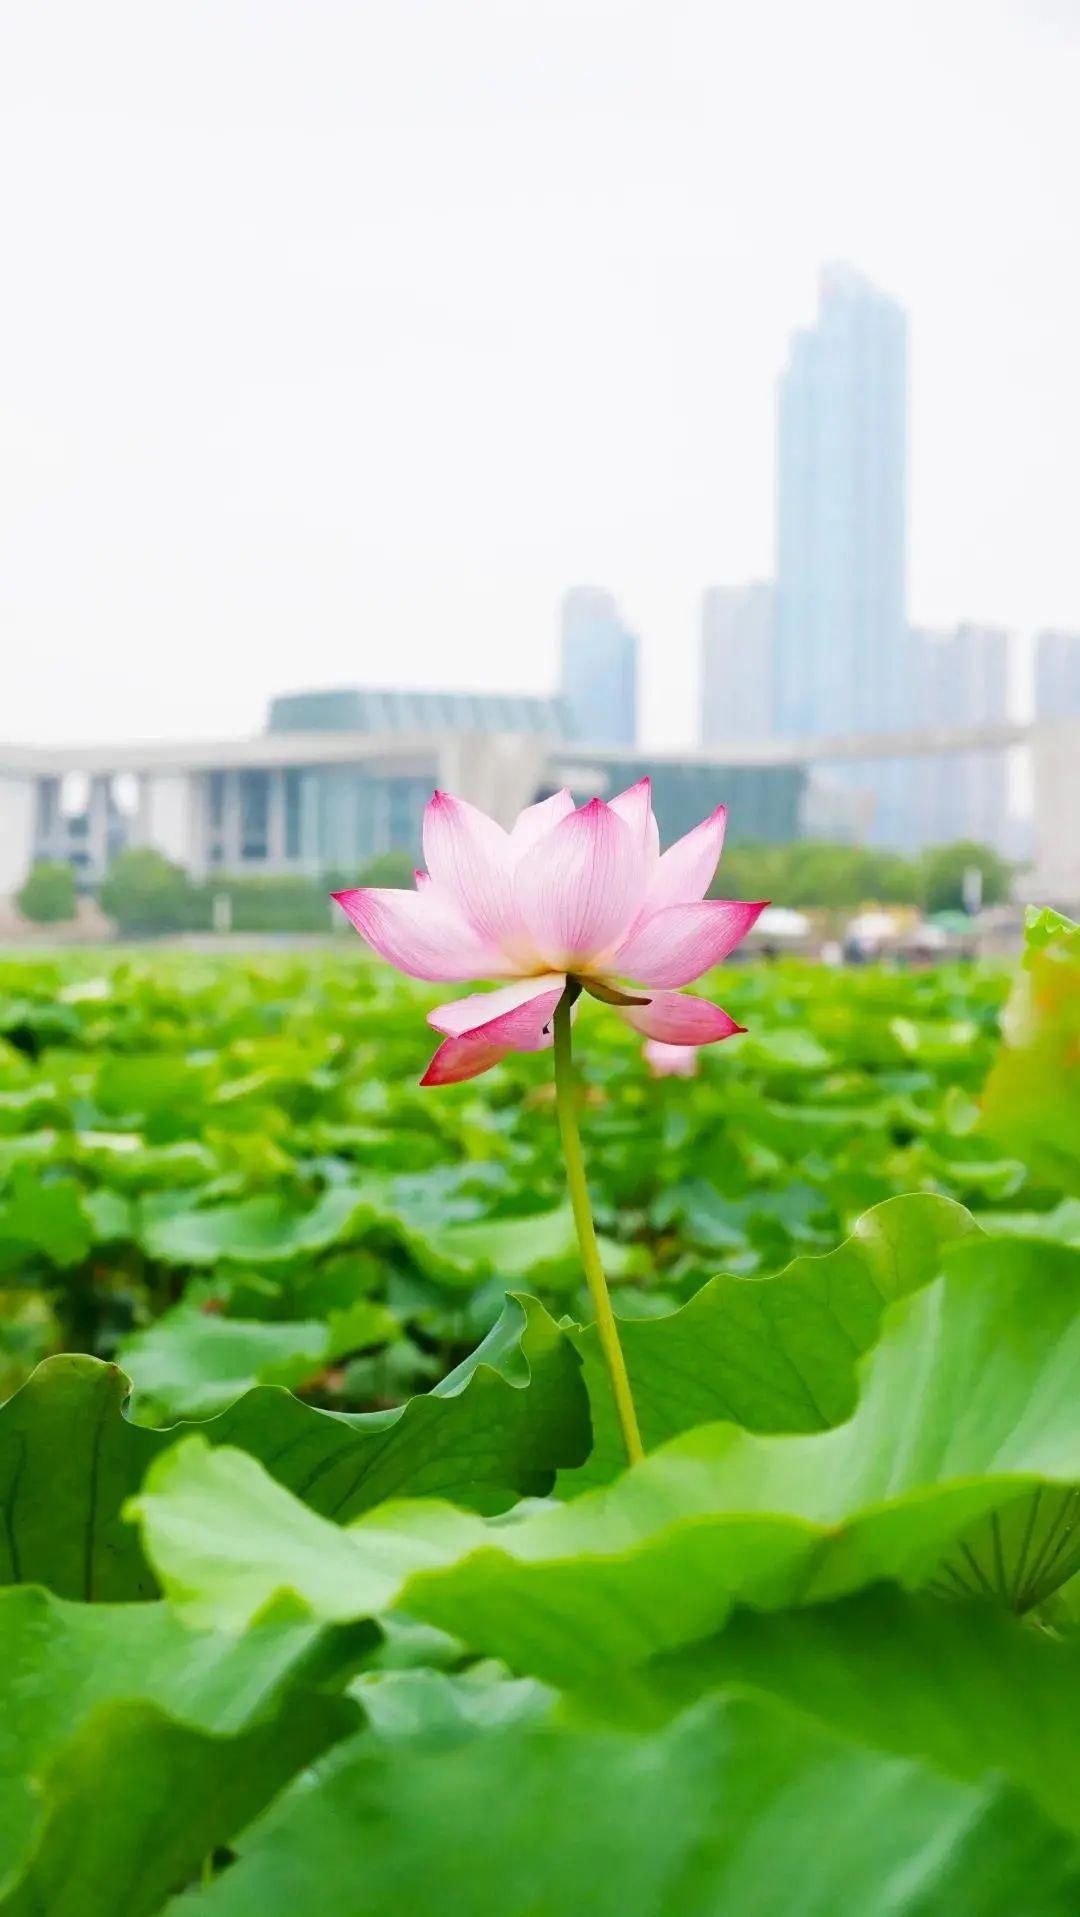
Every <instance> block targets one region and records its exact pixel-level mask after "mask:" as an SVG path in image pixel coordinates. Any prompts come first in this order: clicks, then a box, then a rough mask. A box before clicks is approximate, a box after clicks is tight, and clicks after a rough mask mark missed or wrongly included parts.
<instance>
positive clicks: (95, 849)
mask: <svg viewBox="0 0 1080 1917" xmlns="http://www.w3.org/2000/svg"><path fill="white" fill-rule="evenodd" d="M86 814H87V832H86V850H87V853H88V855H89V860H90V863H89V865H88V867H87V876H88V877H89V878H91V879H93V880H95V881H96V880H98V879H103V878H104V876H105V872H106V869H107V867H108V863H109V778H108V775H107V774H106V775H105V776H104V777H99V776H95V777H94V778H92V779H91V781H90V793H89V797H88V799H87V803H86Z"/></svg>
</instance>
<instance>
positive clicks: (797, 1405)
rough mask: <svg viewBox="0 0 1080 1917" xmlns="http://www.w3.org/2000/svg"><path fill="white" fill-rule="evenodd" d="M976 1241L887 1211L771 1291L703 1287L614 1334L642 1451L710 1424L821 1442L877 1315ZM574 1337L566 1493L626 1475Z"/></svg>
mask: <svg viewBox="0 0 1080 1917" xmlns="http://www.w3.org/2000/svg"><path fill="white" fill-rule="evenodd" d="M977 1230H978V1226H977V1225H976V1223H975V1221H974V1219H973V1218H972V1217H971V1215H970V1213H968V1212H965V1211H964V1210H963V1209H962V1207H961V1206H959V1205H957V1204H954V1203H953V1201H952V1200H951V1199H947V1198H938V1197H935V1196H932V1195H930V1194H925V1195H924V1194H921V1193H916V1194H914V1195H912V1196H910V1197H905V1198H892V1199H888V1200H886V1202H885V1203H884V1204H882V1205H875V1206H874V1208H873V1210H872V1211H868V1212H867V1213H866V1214H865V1215H864V1216H863V1217H862V1218H860V1219H859V1221H858V1223H857V1225H856V1226H855V1230H854V1231H853V1233H852V1235H851V1237H850V1238H848V1239H846V1240H845V1241H844V1243H843V1244H842V1245H839V1246H838V1247H837V1249H836V1250H835V1251H831V1252H828V1253H827V1254H826V1255H825V1256H824V1257H820V1258H810V1257H801V1258H796V1259H795V1260H794V1262H793V1263H792V1264H790V1265H789V1266H788V1267H787V1268H786V1270H784V1271H782V1272H780V1273H779V1275H778V1276H777V1277H775V1278H766V1279H745V1278H732V1277H727V1276H723V1277H719V1278H713V1279H711V1280H710V1281H709V1283H708V1284H706V1285H704V1286H703V1287H702V1289H701V1290H700V1291H699V1292H697V1293H696V1294H695V1296H694V1297H693V1298H691V1300H690V1302H689V1303H688V1304H686V1305H684V1306H683V1307H682V1309H681V1310H679V1311H676V1312H673V1313H671V1315H670V1316H668V1317H661V1318H655V1319H649V1320H648V1321H646V1322H639V1323H624V1324H623V1325H622V1327H621V1331H620V1336H621V1338H622V1343H623V1349H624V1351H625V1354H626V1362H627V1366H628V1368H629V1372H630V1379H631V1383H632V1386H633V1391H634V1401H635V1404H636V1406H637V1411H638V1417H639V1419H640V1421H641V1429H642V1435H643V1437H644V1440H645V1444H646V1448H647V1449H652V1448H654V1447H655V1446H656V1445H658V1444H662V1443H663V1442H664V1441H665V1439H667V1438H671V1437H675V1436H676V1435H677V1434H678V1433H679V1432H680V1431H688V1430H690V1429H691V1428H692V1427H693V1426H694V1425H697V1424H705V1423H709V1422H711V1421H713V1420H715V1419H717V1418H730V1419H732V1420H733V1421H734V1422H735V1423H736V1424H742V1425H745V1426H746V1427H747V1429H748V1430H751V1431H821V1430H824V1429H825V1428H826V1427H827V1426H829V1425H833V1424H838V1423H839V1422H840V1421H841V1419H843V1418H846V1417H849V1416H850V1414H851V1411H852V1409H853V1407H854V1403H855V1388H856V1373H855V1367H856V1361H857V1359H858V1358H859V1357H860V1356H861V1355H862V1353H863V1352H865V1351H867V1350H868V1349H869V1347H870V1346H871V1345H872V1344H873V1342H874V1340H875V1338H876V1337H877V1335H878V1332H879V1329H880V1326H881V1318H882V1313H883V1312H884V1310H885V1308H886V1306H887V1305H888V1304H890V1303H891V1302H892V1300H893V1299H896V1298H902V1297H904V1296H906V1294H907V1293H908V1292H911V1291H914V1290H917V1289H918V1288H919V1287H920V1286H921V1285H927V1284H929V1283H930V1282H931V1280H932V1279H933V1278H935V1277H936V1276H937V1274H938V1272H939V1271H940V1270H941V1261H942V1257H943V1255H944V1253H945V1251H946V1249H947V1248H948V1247H949V1246H951V1245H953V1244H955V1243H956V1242H957V1241H958V1240H960V1239H962V1238H964V1237H966V1236H968V1235H970V1234H972V1233H975V1232H977ZM576 1337H577V1342H578V1347H579V1349H580V1351H581V1355H582V1361H583V1364H584V1370H585V1379H586V1382H587V1385H588V1389H589V1398H590V1401H591V1404H592V1415H593V1433H594V1437H593V1450H592V1452H591V1454H590V1456H589V1458H588V1460H587V1462H586V1464H585V1466H584V1467H583V1469H582V1470H581V1471H579V1472H577V1473H575V1474H574V1475H573V1477H572V1478H568V1479H566V1480H565V1481H564V1483H565V1487H566V1488H567V1489H572V1488H575V1487H576V1486H578V1485H579V1484H591V1483H600V1482H604V1481H606V1480H608V1479H610V1478H611V1477H613V1476H614V1475H615V1474H616V1473H617V1472H618V1471H619V1470H620V1469H621V1468H622V1464H623V1453H622V1449H621V1442H620V1438H619V1432H618V1425H617V1422H616V1418H615V1412H614V1406H613V1404H612V1401H611V1394H610V1390H609V1387H608V1382H607V1373H606V1371H605V1370H604V1366H603V1362H602V1359H601V1356H600V1349H599V1342H598V1339H597V1336H596V1331H595V1329H594V1328H593V1327H591V1326H590V1327H589V1328H588V1329H586V1330H584V1331H582V1332H579V1333H577V1334H576Z"/></svg>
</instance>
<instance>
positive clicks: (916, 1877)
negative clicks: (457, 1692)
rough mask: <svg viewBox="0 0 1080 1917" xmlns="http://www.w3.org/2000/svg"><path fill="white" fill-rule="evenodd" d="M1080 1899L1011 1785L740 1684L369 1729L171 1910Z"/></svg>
mask: <svg viewBox="0 0 1080 1917" xmlns="http://www.w3.org/2000/svg"><path fill="white" fill-rule="evenodd" d="M1078 1897H1080V1868H1078V1854H1077V1847H1076V1845H1075V1843H1074V1842H1073V1841H1072V1840H1071V1839H1070V1838H1068V1837H1066V1836H1065V1835H1064V1833H1062V1832H1061V1831H1059V1830H1057V1829H1056V1828H1055V1827H1054V1825H1053V1824H1051V1823H1050V1822H1049V1820H1047V1819H1046V1818H1044V1817H1043V1816H1042V1815H1041V1813H1040V1812H1039V1811H1038V1810H1037V1808H1036V1807H1035V1806H1034V1805H1033V1804H1031V1803H1030V1802H1029V1801H1028V1800H1027V1799H1025V1798H1024V1797H1023V1796H1022V1795H1021V1794H1020V1793H1019V1792H1017V1791H1015V1790H1012V1789H1010V1788H1009V1786H1008V1785H1007V1784H1005V1783H1003V1782H1002V1781H1001V1780H998V1779H991V1780H988V1781H985V1782H980V1783H977V1784H975V1783H967V1782H961V1781H959V1780H958V1779H956V1778H952V1777H946V1776H944V1775H942V1774H940V1773H939V1772H937V1771H935V1770H933V1769H931V1768H930V1767H929V1766H927V1765H924V1764H921V1763H919V1762H917V1761H914V1760H912V1759H909V1758H903V1757H895V1756H891V1755H885V1754H883V1753H882V1752H880V1751H874V1750H869V1749H867V1748H865V1747H864V1746H860V1745H859V1744H857V1743H854V1742H849V1741H846V1740H844V1739H841V1738H838V1737H836V1736H835V1735H832V1734H830V1733H829V1732H827V1731H825V1730H823V1729H822V1728H821V1727H820V1726H818V1725H815V1724H813V1723H812V1722H810V1721H809V1720H808V1719H806V1718H805V1717H803V1716H801V1715H800V1714H798V1713H796V1712H792V1711H790V1710H788V1709H786V1708H785V1707H782V1706H779V1705H778V1704H777V1703H776V1702H775V1701H772V1700H767V1699H765V1698H762V1697H756V1696H739V1695H733V1696H728V1697H725V1698H722V1699H718V1700H715V1701H713V1702H711V1703H706V1704H703V1705H701V1706H699V1707H698V1708H697V1709H696V1710H693V1711H690V1712H688V1713H686V1714H684V1715H683V1716H682V1717H681V1718H679V1719H678V1720H677V1721H676V1722H674V1723H673V1724H671V1725H670V1726H668V1727H666V1728H664V1729H662V1730H659V1731H655V1732H652V1733H651V1734H644V1735H640V1734H639V1735H627V1734H617V1733H613V1732H610V1731H606V1732H605V1731H601V1730H594V1729H583V1728H579V1727H572V1726H565V1725H564V1726H554V1725H538V1726H537V1725H525V1726H516V1727H513V1728H511V1729H509V1730H507V1731H504V1732H502V1733H489V1734H487V1735H485V1736H476V1737H473V1738H472V1739H471V1740H470V1741H466V1742H464V1743H459V1744H457V1745H455V1746H453V1747H452V1748H450V1749H439V1750H434V1751H431V1750H424V1749H419V1750H418V1749H416V1748H414V1747H413V1746H412V1745H411V1744H409V1743H405V1744H403V1745H400V1746H396V1747H393V1746H391V1747H389V1748H388V1747H386V1746H383V1745H380V1744H379V1743H377V1742H375V1741H374V1740H372V1739H370V1738H363V1737H362V1738H355V1739H352V1740H351V1741H350V1742H349V1743H348V1744H347V1745H343V1746H342V1747H341V1749H340V1750H339V1751H337V1752H335V1753H334V1754H333V1755H332V1757H331V1758H330V1760H329V1761H328V1762H327V1763H326V1764H325V1765H324V1766H323V1767H322V1768H321V1773H320V1774H319V1776H318V1781H317V1786H316V1787H314V1788H311V1787H308V1788H295V1789H293V1790H291V1791H289V1792H287V1793H286V1794H285V1795H284V1797H283V1798H282V1799H281V1800H280V1802H279V1803H278V1804H276V1805H275V1806H274V1807H273V1808H272V1809H271V1810H270V1811H269V1812H268V1813H267V1814H266V1816H265V1817H264V1818H262V1819H260V1821H259V1823H258V1824H257V1825H256V1826H255V1827H254V1828H253V1829H252V1830H251V1831H249V1832H248V1833H247V1834H246V1835H245V1836H244V1837H243V1838H242V1839H241V1840H240V1843H239V1845H238V1856H237V1859H236V1861H235V1862H234V1863H233V1864H231V1865H230V1867H229V1868H228V1869H227V1870H226V1871H224V1872H223V1873H222V1875H221V1877H220V1878H219V1880H218V1881H217V1882H216V1883H215V1884H214V1885H213V1886H212V1887H211V1888H210V1889H209V1890H208V1891H206V1892H204V1893H203V1894H202V1895H201V1896H200V1897H199V1898H198V1899H197V1900H193V1901H192V1903H191V1904H189V1903H188V1901H186V1900H183V1899H181V1900H179V1901H177V1902H175V1903H173V1904H171V1905H170V1906H169V1917H186V1913H187V1912H188V1910H189V1909H191V1911H192V1913H193V1917H194V1911H195V1910H196V1909H197V1910H198V1912H199V1914H200V1917H203V1913H204V1912H205V1917H293V1913H295V1912H296V1911H305V1912H307V1911H312V1912H314V1911H322V1910H326V1911H334V1912H335V1913H337V1917H400V1913H401V1912H404V1911H409V1912H412V1911H422V1910H428V1909H430V1908H432V1907H433V1904H436V1905H437V1907H438V1908H439V1909H440V1910H445V1911H448V1912H449V1911H452V1912H453V1917H492V1914H493V1913H494V1912H498V1914H499V1917H565V1913H566V1912H567V1911H587V1912H588V1917H675V1913H678V1917H728V1913H731V1917H736V1913H737V1914H738V1917H744V1914H745V1917H751V1913H753V1917H792V1914H793V1913H796V1912H797V1913H798V1917H870V1914H871V1913H874V1917H877V1914H878V1913H884V1912H886V1911H887V1912H888V1913H889V1917H1017V1913H1018V1912H1020V1911H1022V1912H1023V1913H1024V1917H1066V1914H1067V1913H1069V1912H1071V1911H1072V1910H1073V1909H1074V1908H1075V1906H1076V1900H1077V1898H1078Z"/></svg>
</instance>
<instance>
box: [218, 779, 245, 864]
mask: <svg viewBox="0 0 1080 1917" xmlns="http://www.w3.org/2000/svg"><path fill="white" fill-rule="evenodd" d="M222 787H223V790H222V818H221V867H222V871H224V872H231V873H233V874H236V873H238V872H239V871H240V870H241V867H242V865H243V859H242V857H241V846H242V843H243V833H242V830H241V821H240V774H239V772H236V771H229V772H226V773H225V775H224V778H223V780H222Z"/></svg>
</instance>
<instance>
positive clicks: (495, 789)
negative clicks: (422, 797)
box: [438, 732, 551, 826]
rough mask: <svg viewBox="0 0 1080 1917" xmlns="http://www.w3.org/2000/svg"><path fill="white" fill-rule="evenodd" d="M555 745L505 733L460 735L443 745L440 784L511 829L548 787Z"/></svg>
mask: <svg viewBox="0 0 1080 1917" xmlns="http://www.w3.org/2000/svg"><path fill="white" fill-rule="evenodd" d="M550 756H551V742H550V740H547V739H543V738H540V737H539V736H537V737H533V736H532V735H528V736H525V735H522V734H519V733H503V732H468V733H456V734H454V735H452V736H448V737H447V738H446V739H445V740H443V741H440V748H439V772H438V778H439V784H440V786H441V787H442V788H443V789H444V791H447V792H453V793H455V794H456V796H457V797H458V798H459V799H468V800H470V802H471V803H472V804H473V805H477V806H479V807H480V809H481V811H482V812H487V813H490V815H491V817H492V818H493V819H497V820H498V822H499V824H500V825H505V826H511V825H512V824H513V822H514V820H515V818H516V817H517V815H518V813H519V812H520V811H521V810H522V808H523V807H524V806H527V805H529V804H531V802H532V800H533V799H534V798H535V796H536V793H537V790H538V788H539V787H540V786H541V785H543V784H544V782H545V773H546V771H547V767H548V763H549V760H550Z"/></svg>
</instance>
